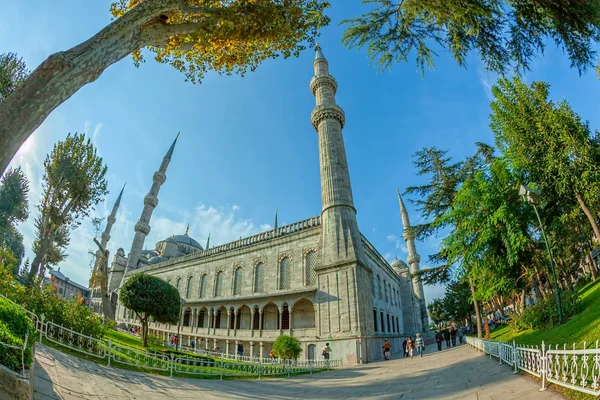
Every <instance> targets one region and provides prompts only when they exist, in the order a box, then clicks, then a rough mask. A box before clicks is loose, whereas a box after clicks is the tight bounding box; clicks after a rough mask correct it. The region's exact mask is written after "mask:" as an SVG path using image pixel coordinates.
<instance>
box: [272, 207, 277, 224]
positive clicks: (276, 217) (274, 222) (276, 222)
mask: <svg viewBox="0 0 600 400" xmlns="http://www.w3.org/2000/svg"><path fill="white" fill-rule="evenodd" d="M273 229H277V209H275V222H274V223H273Z"/></svg>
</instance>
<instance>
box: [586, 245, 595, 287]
mask: <svg viewBox="0 0 600 400" xmlns="http://www.w3.org/2000/svg"><path fill="white" fill-rule="evenodd" d="M587 259H588V263H589V266H590V272H591V273H592V280H594V281H595V280H596V279H598V268H596V263H595V262H594V258H593V257H592V252H591V251H588V252H587Z"/></svg>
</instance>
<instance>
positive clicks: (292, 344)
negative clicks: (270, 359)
mask: <svg viewBox="0 0 600 400" xmlns="http://www.w3.org/2000/svg"><path fill="white" fill-rule="evenodd" d="M273 353H275V355H276V356H277V357H279V358H282V359H285V360H295V359H297V358H298V356H299V355H300V353H302V346H301V345H300V341H299V340H298V339H296V338H295V337H292V336H288V335H281V336H279V337H278V338H277V340H275V343H273Z"/></svg>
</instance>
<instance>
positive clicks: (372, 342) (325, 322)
mask: <svg viewBox="0 0 600 400" xmlns="http://www.w3.org/2000/svg"><path fill="white" fill-rule="evenodd" d="M313 67H314V74H315V75H314V77H313V78H312V80H311V81H310V90H311V91H312V93H313V95H314V96H315V98H316V107H315V108H314V110H313V112H312V115H311V122H312V125H313V127H314V129H315V130H316V131H317V133H318V142H319V159H320V177H321V198H322V208H321V212H320V214H319V215H316V216H313V217H310V218H307V219H305V220H303V221H298V222H295V223H293V224H290V225H286V226H275V227H274V229H272V230H270V231H267V232H263V233H259V234H257V235H254V236H250V237H247V238H242V239H240V240H236V241H234V242H231V243H226V244H222V245H218V246H214V247H210V243H209V241H207V243H206V246H205V247H202V246H201V245H200V243H198V241H196V240H194V239H193V238H191V237H190V236H189V235H188V232H187V231H186V232H185V233H184V234H182V235H174V236H171V237H168V238H165V239H164V240H161V241H159V242H158V243H156V245H155V246H154V249H153V250H143V248H144V241H145V238H146V236H147V235H148V233H149V232H150V219H151V216H152V212H153V210H154V209H155V207H156V206H157V204H158V194H159V191H160V189H161V186H162V185H163V184H164V183H165V181H166V172H167V168H168V166H169V163H170V162H171V158H172V156H173V151H174V149H175V145H176V142H177V139H175V141H174V142H173V144H172V145H171V147H170V148H169V150H168V151H167V153H166V155H165V157H164V158H163V160H162V163H161V165H160V168H159V169H158V171H156V172H155V173H154V175H153V183H152V187H151V188H150V191H149V193H148V194H147V195H146V197H145V198H144V208H143V211H142V214H141V217H140V219H139V221H138V222H137V223H136V224H135V236H134V239H133V243H132V244H131V250H130V252H129V254H128V255H126V254H125V251H124V250H123V249H122V248H120V249H119V250H118V251H117V253H116V254H115V256H114V259H113V261H112V263H111V266H110V276H109V287H108V289H109V291H110V292H111V293H112V294H113V297H116V296H118V291H119V288H120V287H121V285H123V283H124V282H126V281H127V279H128V278H129V277H131V276H132V275H133V274H135V273H139V272H141V273H145V274H152V275H155V276H157V277H160V278H161V279H164V280H165V281H167V282H169V283H171V284H172V285H173V286H175V287H176V288H177V289H178V290H179V293H180V296H181V298H182V299H183V300H184V304H183V312H182V320H181V321H180V322H181V326H182V328H181V334H182V336H181V337H182V339H181V340H182V343H183V344H184V345H187V344H189V343H190V342H191V340H192V339H195V341H196V347H200V348H203V349H207V350H213V349H216V348H219V349H220V350H221V351H223V352H225V353H234V352H235V350H236V348H237V344H242V345H243V349H244V355H247V356H252V357H268V354H269V351H270V350H271V348H272V344H273V342H274V341H275V339H276V338H277V337H278V336H280V335H282V334H288V335H291V336H294V337H296V338H298V339H299V340H300V342H301V343H302V348H303V352H302V354H301V356H300V357H301V359H304V360H311V359H321V354H320V352H319V351H318V349H321V348H322V347H323V346H324V345H325V343H326V342H328V343H329V344H330V346H331V348H332V358H336V359H337V358H340V359H342V360H343V362H344V363H345V364H348V363H350V364H352V363H366V362H371V361H374V360H378V359H381V358H382V357H383V354H382V351H381V348H382V345H383V342H384V340H386V339H387V340H388V341H389V342H390V343H391V344H392V346H393V349H394V350H395V352H397V351H399V349H401V348H402V344H401V343H402V340H403V339H404V338H405V337H406V336H407V335H413V336H414V334H415V333H417V332H423V331H426V330H427V329H428V322H427V311H426V307H425V298H424V295H423V285H422V283H421V282H419V281H418V280H416V279H413V278H412V277H411V274H414V273H415V272H417V271H419V261H420V258H419V255H418V254H417V252H416V248H415V242H414V238H413V237H412V236H411V233H410V222H409V218H408V214H407V212H406V208H405V207H404V203H403V202H402V198H401V197H400V194H399V193H398V200H399V202H400V212H401V217H402V222H403V225H404V235H403V237H404V240H405V241H406V243H407V248H408V259H407V263H408V265H409V266H410V267H409V266H407V264H406V263H404V262H403V261H400V260H395V261H393V262H392V263H391V264H390V263H388V262H387V261H386V260H385V258H384V257H383V256H381V254H380V253H379V252H378V251H377V249H375V247H374V246H373V245H372V244H371V243H370V242H369V241H368V240H367V238H366V237H365V236H364V235H363V234H362V233H361V232H360V231H359V229H358V224H357V221H356V209H355V207H354V201H353V197H352V188H351V185H350V176H349V173H348V164H347V160H346V151H345V148H344V140H343V137H342V129H343V127H344V122H345V116H344V112H343V110H342V109H341V108H340V107H339V106H338V105H337V104H336V101H335V93H336V90H337V82H336V80H335V79H334V78H333V76H331V75H330V74H329V65H328V62H327V60H326V59H325V57H324V56H323V53H322V51H321V49H320V48H319V46H317V48H316V55H315V60H314V63H313ZM119 200H120V196H119ZM117 208H118V202H117V203H116V204H115V207H114V208H113V211H112V213H111V216H110V217H109V219H108V220H109V224H108V225H107V231H105V235H103V238H110V227H111V226H112V223H114V220H115V217H116V212H117ZM209 240H210V239H209ZM107 241H108V239H107ZM96 301H97V299H96V298H94V302H96ZM114 304H115V306H116V310H115V312H116V319H117V322H118V323H125V324H127V325H136V324H138V322H136V320H135V319H134V315H133V312H132V311H130V310H127V309H125V308H124V307H123V306H121V305H120V304H119V305H117V303H116V302H115V303H114ZM97 306H98V303H97V302H96V307H97ZM177 328H178V326H177V325H169V324H160V323H155V322H152V323H150V326H149V330H150V332H151V333H152V334H155V335H160V336H162V337H163V338H165V339H166V338H168V337H169V336H170V335H173V334H177Z"/></svg>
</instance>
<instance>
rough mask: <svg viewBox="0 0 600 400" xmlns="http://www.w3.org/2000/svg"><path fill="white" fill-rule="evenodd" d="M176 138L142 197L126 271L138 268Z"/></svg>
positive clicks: (165, 178)
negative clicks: (141, 206)
mask: <svg viewBox="0 0 600 400" xmlns="http://www.w3.org/2000/svg"><path fill="white" fill-rule="evenodd" d="M178 137H179V133H178V134H177V137H175V140H174V141H173V144H171V147H169V151H167V154H165V157H164V158H163V160H162V163H161V164H160V168H159V169H158V171H156V172H155V173H154V176H153V177H152V187H151V188H150V191H149V192H148V194H147V195H146V197H144V209H143V210H142V215H141V216H140V219H139V221H138V222H137V223H136V224H135V236H134V237H133V243H131V251H130V252H129V258H128V259H127V269H128V270H130V269H136V268H137V266H138V262H139V260H140V256H141V254H142V248H143V247H144V240H145V239H146V236H148V234H149V233H150V218H152V212H153V211H154V209H155V208H156V206H157V204H158V192H159V191H160V187H161V186H162V184H163V183H165V181H166V180H167V175H166V173H167V167H168V166H169V163H170V162H171V157H172V156H173V150H174V149H175V144H176V143H177V138H178Z"/></svg>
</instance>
